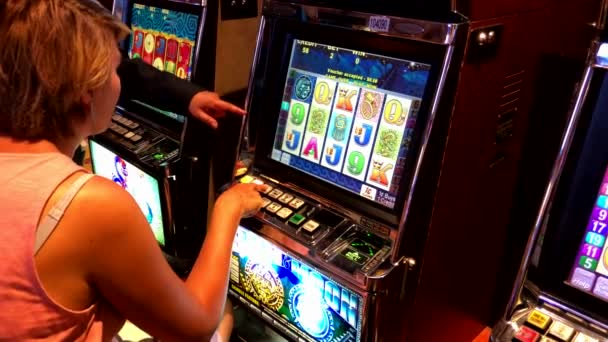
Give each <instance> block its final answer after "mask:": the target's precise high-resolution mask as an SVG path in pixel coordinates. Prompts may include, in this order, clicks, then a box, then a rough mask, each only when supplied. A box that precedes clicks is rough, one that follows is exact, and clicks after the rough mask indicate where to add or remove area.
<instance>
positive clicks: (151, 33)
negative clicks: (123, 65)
mask: <svg viewBox="0 0 608 342" xmlns="http://www.w3.org/2000/svg"><path fill="white" fill-rule="evenodd" d="M130 15H131V16H130V18H131V23H130V24H131V30H132V32H133V33H132V34H131V41H130V44H129V57H131V58H141V59H142V60H143V61H144V62H146V63H148V64H151V65H153V66H154V67H155V68H157V69H159V70H162V71H166V72H169V73H171V74H174V75H176V76H177V77H179V78H183V79H187V80H190V78H191V77H192V65H193V56H194V50H195V48H196V46H195V43H196V34H197V30H198V22H199V17H198V16H197V15H194V14H190V13H182V12H178V11H173V10H169V9H164V8H158V7H152V6H147V5H142V4H137V3H135V4H133V7H132V8H131V13H130Z"/></svg>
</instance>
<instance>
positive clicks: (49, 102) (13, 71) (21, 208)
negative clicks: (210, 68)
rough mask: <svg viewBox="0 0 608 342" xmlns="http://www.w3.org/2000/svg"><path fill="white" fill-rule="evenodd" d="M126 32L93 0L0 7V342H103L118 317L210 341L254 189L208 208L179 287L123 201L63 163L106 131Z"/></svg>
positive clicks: (177, 336) (17, 0)
mask: <svg viewBox="0 0 608 342" xmlns="http://www.w3.org/2000/svg"><path fill="white" fill-rule="evenodd" d="M127 34H128V30H127V28H126V27H125V26H123V25H122V24H120V23H119V22H117V21H116V20H115V19H114V18H113V17H112V16H111V15H110V14H109V13H108V12H107V11H106V10H104V9H103V7H102V6H101V5H99V4H98V3H97V2H96V1H94V0H28V1H23V0H4V1H0V42H2V43H1V44H2V48H1V49H0V165H1V168H0V170H1V171H2V172H1V173H0V187H1V189H2V191H0V250H2V258H0V340H14V341H17V340H18V341H32V340H36V341H40V340H53V341H55V340H69V341H75V340H78V341H101V340H111V339H112V338H113V337H114V336H115V335H116V333H117V332H118V330H119V329H120V327H121V326H122V323H123V322H124V319H125V318H126V319H128V320H130V321H132V322H133V323H135V324H136V325H138V326H139V327H141V328H142V329H144V330H145V331H146V332H148V333H149V334H151V335H152V336H155V337H156V338H159V339H161V340H167V341H170V340H176V341H206V340H209V339H211V338H212V336H215V337H216V338H217V337H218V334H215V335H214V331H216V328H217V327H218V325H219V324H220V321H221V318H222V313H223V311H224V303H225V296H226V291H227V284H228V270H229V260H230V254H231V245H232V241H233V238H234V234H235V231H236V228H237V225H238V222H239V220H240V218H241V217H242V216H245V215H250V214H252V213H254V212H255V211H256V210H258V209H259V207H260V206H261V203H262V201H261V198H260V195H259V193H258V192H259V191H261V190H263V189H264V187H263V186H256V185H239V186H236V187H233V188H231V189H229V190H228V191H226V192H225V193H224V194H223V195H222V196H220V197H219V198H218V200H217V201H216V204H215V208H214V211H213V214H212V217H211V221H210V225H209V227H208V232H207V237H206V240H205V242H204V245H203V247H202V249H201V252H200V255H199V258H198V259H197V261H196V263H195V265H194V268H193V269H192V272H191V274H190V276H189V277H188V279H187V280H186V281H185V282H182V281H180V279H178V278H177V277H176V276H175V274H174V273H173V272H172V271H171V269H170V268H169V266H168V265H167V263H166V262H165V260H164V259H163V257H162V255H161V251H160V249H159V248H158V246H157V244H156V241H155V239H154V236H153V234H152V232H151V230H150V227H149V225H148V223H147V222H146V219H145V217H144V216H143V215H142V213H141V211H140V209H139V208H138V206H137V204H136V203H135V201H134V200H133V198H131V196H130V195H129V194H128V193H127V192H126V191H124V190H123V189H122V188H120V186H118V185H116V184H114V183H113V182H112V181H111V180H106V179H103V178H101V177H95V176H92V175H90V174H87V173H86V172H85V171H84V170H82V169H81V168H79V167H78V166H77V165H75V164H74V163H73V162H72V161H71V159H70V156H71V155H72V152H73V151H74V149H75V148H76V146H77V145H78V143H79V142H80V141H81V140H82V139H83V138H85V137H86V136H88V135H91V134H96V133H100V132H102V131H104V130H105V129H106V128H107V127H108V125H109V123H110V120H111V115H112V113H113V111H114V106H115V105H116V102H117V99H118V96H119V93H120V80H119V78H118V76H117V74H116V68H117V67H118V64H119V63H120V53H119V51H118V48H117V42H118V41H119V40H120V39H122V38H124V37H125V36H126V35H127ZM222 325H223V324H222ZM228 325H229V324H228ZM220 330H224V331H227V330H229V329H220ZM223 335H224V336H223V337H224V338H227V335H228V333H227V332H225V333H223Z"/></svg>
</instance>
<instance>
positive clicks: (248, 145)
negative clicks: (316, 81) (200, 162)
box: [239, 16, 266, 150]
mask: <svg viewBox="0 0 608 342" xmlns="http://www.w3.org/2000/svg"><path fill="white" fill-rule="evenodd" d="M265 28H266V18H265V17H264V16H262V19H261V21H260V27H259V29H258V35H257V38H256V43H255V51H254V53H253V61H252V62H251V68H250V71H249V80H248V82H247V94H246V95H245V111H247V112H248V113H249V110H250V109H251V108H250V107H251V97H252V96H253V84H254V82H255V72H256V67H257V65H258V62H259V60H260V54H261V53H260V52H261V50H262V40H263V38H264V30H265ZM242 125H243V129H241V135H240V136H239V141H241V143H240V144H239V146H242V144H243V143H242V141H243V139H245V144H246V149H248V150H249V149H251V148H252V146H253V145H252V142H251V141H250V139H249V116H246V117H243V123H242Z"/></svg>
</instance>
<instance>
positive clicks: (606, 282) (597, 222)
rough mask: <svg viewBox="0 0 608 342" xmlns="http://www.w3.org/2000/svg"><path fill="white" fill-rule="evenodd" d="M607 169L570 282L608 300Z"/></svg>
mask: <svg viewBox="0 0 608 342" xmlns="http://www.w3.org/2000/svg"><path fill="white" fill-rule="evenodd" d="M606 236H608V170H606V173H605V174H604V179H603V181H602V185H601V188H600V191H599V194H598V196H597V199H596V201H595V205H594V206H593V210H592V211H591V215H590V217H589V221H588V223H587V229H586V231H585V236H584V238H583V242H582V243H581V246H580V248H579V252H578V255H577V257H576V263H575V264H574V266H573V268H572V272H571V274H570V280H569V283H570V284H571V285H572V286H574V287H576V288H578V289H581V290H583V291H585V292H588V293H590V294H592V295H594V296H596V297H598V298H602V299H603V300H605V301H608V244H607V243H606Z"/></svg>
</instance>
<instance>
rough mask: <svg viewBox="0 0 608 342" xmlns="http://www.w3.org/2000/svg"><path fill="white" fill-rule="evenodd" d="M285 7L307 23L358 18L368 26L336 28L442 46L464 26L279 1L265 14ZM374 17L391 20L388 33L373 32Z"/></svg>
mask: <svg viewBox="0 0 608 342" xmlns="http://www.w3.org/2000/svg"><path fill="white" fill-rule="evenodd" d="M285 6H289V7H291V8H299V9H301V12H302V14H303V15H304V18H302V20H303V21H305V22H312V23H318V22H319V20H320V19H319V14H332V15H340V16H350V17H356V18H360V19H365V22H366V23H367V24H366V26H358V25H351V26H337V25H336V26H337V27H343V28H348V29H351V30H356V31H367V32H374V33H375V34H378V35H382V36H391V37H398V38H407V39H410V40H417V41H423V42H428V43H435V44H441V45H451V44H453V43H454V41H455V40H456V33H457V31H458V27H459V26H461V25H463V24H464V17H463V23H439V22H432V21H426V20H418V19H411V18H403V17H396V16H388V15H374V14H371V13H364V12H357V11H349V10H343V9H335V8H326V7H318V6H310V5H302V4H294V3H289V4H285V3H284V2H277V1H273V0H270V1H268V8H269V9H268V10H267V11H266V12H265V14H266V15H273V12H272V9H273V8H274V7H285ZM372 17H385V18H388V19H389V20H390V29H389V30H388V32H376V31H371V30H370V29H369V22H370V18H372ZM399 25H403V26H405V25H407V26H410V27H412V28H413V27H416V28H419V29H420V30H421V31H420V32H419V33H418V34H414V33H411V34H408V33H404V32H400V31H398V30H397V29H396V27H397V26H399ZM330 26H334V25H330Z"/></svg>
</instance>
